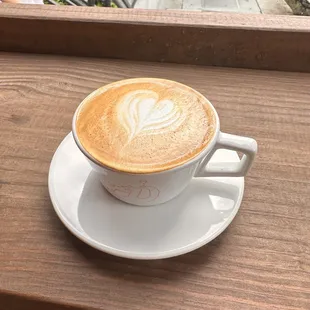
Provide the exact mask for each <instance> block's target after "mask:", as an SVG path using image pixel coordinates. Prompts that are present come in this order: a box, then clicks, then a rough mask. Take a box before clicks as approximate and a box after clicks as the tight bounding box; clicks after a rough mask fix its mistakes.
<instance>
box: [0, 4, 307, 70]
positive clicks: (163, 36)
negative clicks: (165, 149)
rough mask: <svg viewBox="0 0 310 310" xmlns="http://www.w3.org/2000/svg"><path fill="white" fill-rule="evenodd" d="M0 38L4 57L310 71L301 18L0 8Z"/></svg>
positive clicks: (20, 6) (17, 6)
mask: <svg viewBox="0 0 310 310" xmlns="http://www.w3.org/2000/svg"><path fill="white" fill-rule="evenodd" d="M0 36H1V40H0V50H2V51H19V52H35V53H52V54H62V55H75V56H92V57H107V58H119V59H129V60H147V61H157V62H158V61H160V62H174V63H184V64H197V65H213V66H227V67H241V68H258V69H273V70H286V71H304V72H309V71H310V19H308V18H303V17H297V16H271V15H266V16H263V15H259V14H250V15H247V14H224V13H208V12H184V11H153V10H149V11H147V10H121V9H103V8H84V7H65V8H63V7H61V6H34V5H33V6H23V5H1V6H0ZM292 42H294V44H292Z"/></svg>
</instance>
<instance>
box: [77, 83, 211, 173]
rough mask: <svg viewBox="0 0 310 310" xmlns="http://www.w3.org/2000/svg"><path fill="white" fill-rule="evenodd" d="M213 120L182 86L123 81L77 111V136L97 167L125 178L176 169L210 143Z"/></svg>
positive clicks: (194, 94)
mask: <svg viewBox="0 0 310 310" xmlns="http://www.w3.org/2000/svg"><path fill="white" fill-rule="evenodd" d="M216 122H217V119H216V116H215V112H214V110H213V108H212V107H211V105H210V104H209V102H208V100H207V99H206V98H205V97H204V96H202V95H201V94H200V93H198V92H197V91H195V90H193V89H191V88H190V87H188V86H185V85H183V84H180V83H177V82H173V81H169V80H162V79H152V78H138V79H130V80H123V81H119V82H116V83H112V84H109V85H107V86H103V87H101V88H99V89H98V90H96V91H94V92H93V93H92V94H90V95H89V96H88V97H87V98H86V99H85V100H84V101H83V102H82V104H81V106H80V107H79V109H78V111H77V118H76V121H75V127H76V134H77V137H78V139H79V141H80V144H81V145H82V146H83V148H84V149H85V150H86V151H87V152H88V153H89V155H90V156H91V157H92V158H94V159H95V160H96V161H97V162H99V163H101V164H103V165H104V166H107V167H109V168H111V169H114V170H118V171H124V172H129V173H152V172H159V171H164V170H168V169H172V168H174V167H177V166H180V165H182V164H184V163H185V162H187V161H189V160H191V159H192V158H194V157H195V156H196V155H198V154H199V153H200V152H201V151H202V150H203V149H204V148H205V147H206V146H207V145H208V144H209V142H210V141H211V140H212V138H213V137H214V135H215V131H216V126H217V124H216Z"/></svg>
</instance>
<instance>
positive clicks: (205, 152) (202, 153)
mask: <svg viewBox="0 0 310 310" xmlns="http://www.w3.org/2000/svg"><path fill="white" fill-rule="evenodd" d="M141 79H150V80H161V81H171V82H173V83H177V84H181V85H182V86H185V87H187V88H190V89H191V90H193V91H194V92H196V93H198V94H199V95H200V96H202V97H203V98H204V99H205V100H206V102H207V103H208V104H209V107H210V108H211V109H212V112H213V113H214V116H215V132H214V135H213V137H212V139H211V140H210V142H209V143H208V144H207V145H206V147H205V148H203V149H202V150H201V151H200V152H199V153H198V154H197V155H196V156H194V157H192V158H191V159H189V160H188V161H186V162H185V163H183V164H180V165H178V166H175V167H173V168H170V169H166V170H161V171H155V172H146V173H143V172H137V173H134V172H128V171H123V170H118V169H114V168H112V167H109V166H107V165H104V164H102V163H101V162H99V161H98V160H96V158H94V157H93V156H92V155H91V154H90V153H89V152H88V151H87V150H86V149H85V148H84V147H83V145H82V143H81V142H80V140H79V138H78V135H77V132H76V120H77V116H78V113H79V111H80V109H81V107H82V106H83V104H84V103H85V102H86V101H88V99H90V98H91V97H92V96H94V95H95V94H96V93H97V92H99V91H100V89H102V88H105V87H106V86H107V85H111V84H114V83H119V82H120V81H128V82H130V81H134V80H141ZM120 81H115V82H112V83H108V84H106V85H104V86H101V87H99V88H97V89H95V90H94V91H92V92H91V93H90V94H88V95H87V96H86V97H85V98H84V99H83V100H82V101H81V103H80V104H79V105H78V107H77V108H76V110H75V112H74V115H73V119H72V135H73V139H74V141H75V143H76V145H77V147H78V148H79V149H80V151H81V152H82V153H83V154H84V155H85V156H86V158H88V159H89V160H90V161H91V162H92V163H93V164H95V165H96V166H99V167H100V168H104V169H107V170H110V171H113V172H118V173H122V174H127V175H158V174H164V173H170V172H175V171H178V170H181V169H184V168H186V167H188V166H191V165H192V164H195V163H196V162H198V161H200V160H201V159H202V158H205V157H206V156H207V155H208V154H209V152H210V151H211V150H212V149H213V147H214V146H215V144H216V141H217V139H218V136H219V132H220V119H219V116H218V114H217V111H216V109H215V108H214V106H213V104H212V103H211V102H210V101H209V99H208V98H206V97H205V96H204V95H203V94H201V93H200V92H199V91H197V90H195V89H194V88H192V87H190V86H187V85H185V84H182V83H179V82H176V81H173V80H169V79H159V78H144V77H141V78H132V79H124V80H120Z"/></svg>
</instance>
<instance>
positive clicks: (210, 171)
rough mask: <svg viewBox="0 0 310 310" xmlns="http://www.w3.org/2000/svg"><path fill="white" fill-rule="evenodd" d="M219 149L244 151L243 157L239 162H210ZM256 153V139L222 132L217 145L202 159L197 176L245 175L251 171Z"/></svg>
mask: <svg viewBox="0 0 310 310" xmlns="http://www.w3.org/2000/svg"><path fill="white" fill-rule="evenodd" d="M218 149H227V150H234V151H238V152H242V153H243V156H242V159H241V160H240V162H237V163H225V162H222V163H209V161H210V159H211V158H212V156H213V154H214V153H215V151H216V150H218ZM256 153H257V142H256V141H255V140H254V139H252V138H247V137H241V136H235V135H231V134H227V133H223V132H220V134H219V137H218V140H217V142H216V145H215V147H214V148H213V149H212V151H211V152H210V153H209V154H208V155H207V156H206V157H205V158H204V159H203V160H202V162H201V164H200V165H199V167H198V169H197V172H196V174H195V177H244V176H245V175H246V174H247V172H248V171H249V169H250V167H251V165H252V163H253V161H254V158H255V155H256ZM208 163H209V164H208Z"/></svg>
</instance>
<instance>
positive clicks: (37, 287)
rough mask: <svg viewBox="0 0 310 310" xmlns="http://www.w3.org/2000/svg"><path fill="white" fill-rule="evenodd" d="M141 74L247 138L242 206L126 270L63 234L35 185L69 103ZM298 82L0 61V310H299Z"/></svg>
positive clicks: (303, 161) (66, 126) (305, 87)
mask: <svg viewBox="0 0 310 310" xmlns="http://www.w3.org/2000/svg"><path fill="white" fill-rule="evenodd" d="M140 76H152V77H161V78H169V79H173V80H176V81H179V82H183V83H186V84H188V85H190V86H192V87H194V88H196V89H197V90H199V91H201V92H202V93H203V94H204V95H206V96H207V97H208V98H209V99H210V100H211V102H212V103H213V104H214V105H215V107H216V109H217V110H218V112H219V115H220V118H221V126H222V130H223V131H226V132H230V133H234V134H242V135H247V136H251V137H254V138H255V139H257V141H258V144H259V154H258V157H257V160H256V163H255V165H254V167H253V168H252V170H251V171H250V173H249V176H248V177H247V178H246V189H245V196H244V200H243V202H242V206H241V209H240V211H239V213H238V215H237V217H236V218H235V220H234V221H233V223H232V224H231V225H230V226H229V228H228V229H227V230H226V231H225V232H224V233H223V234H222V235H221V236H219V237H218V238H216V239H215V240H214V241H213V242H211V243H210V244H209V245H207V246H205V247H203V248H201V249H199V250H197V251H194V252H192V253H189V254H187V255H184V256H180V257H176V258H173V259H167V260H158V261H133V260H127V259H121V258H117V257H113V256H110V255H108V254H104V253H101V252H99V251H97V250H94V249H92V248H90V247H89V246H87V245H85V244H83V243H82V242H80V241H79V240H77V239H76V238H75V237H74V236H72V235H71V234H70V233H69V232H68V231H67V229H66V228H65V227H64V226H63V225H62V224H61V222H60V220H59V219H58V218H57V216H56V214H55V212H54V210H53V207H52V205H51V202H50V199H49V194H48V188H47V174H48V169H49V164H50V161H51V158H52V156H53V153H54V152H55V150H56V148H57V146H58V145H59V143H60V142H61V141H62V139H63V138H64V137H65V135H66V134H67V133H68V132H69V131H70V127H71V119H72V115H73V112H74V110H75V109H76V107H77V105H78V104H79V102H80V101H81V100H82V99H83V98H84V97H85V96H86V95H87V94H88V93H90V92H91V91H92V90H94V89H95V88H97V87H99V86H101V85H103V84H105V83H109V82H112V81H115V80H119V79H123V78H129V77H140ZM309 85H310V74H303V73H284V72H282V73H280V72H268V71H254V70H243V69H228V68H211V67H198V66H186V65H173V64H170V65H168V64H155V63H146V62H127V61H122V60H102V59H88V58H68V57H64V56H45V55H41V56H39V55H26V54H6V53H2V54H0V131H1V141H0V156H1V157H0V158H1V160H0V187H1V188H0V190H1V192H0V194H1V196H0V198H1V199H0V309H1V310H20V309H22V310H26V309H27V310H30V309H31V310H34V309H48V310H49V309H55V310H60V309H61V310H63V309H67V308H68V309H96V310H99V309H105V310H112V309H113V310H114V309H123V310H126V309H128V310H129V309H130V310H138V309H139V310H141V309H147V310H159V309H162V310H166V309H167V310H168V309H169V310H170V309H180V310H193V309H201V310H202V309H203V310H204V309H205V310H210V309H211V310H213V309H214V310H218V309H220V310H221V309H225V310H232V309H238V310H240V309H241V310H243V309H244V310H253V309H259V310H267V309H279V310H280V309H281V310H297V309H298V310H301V309H303V310H309V309H310V250H309V249H310V241H309V240H310V204H309V201H310V92H309Z"/></svg>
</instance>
